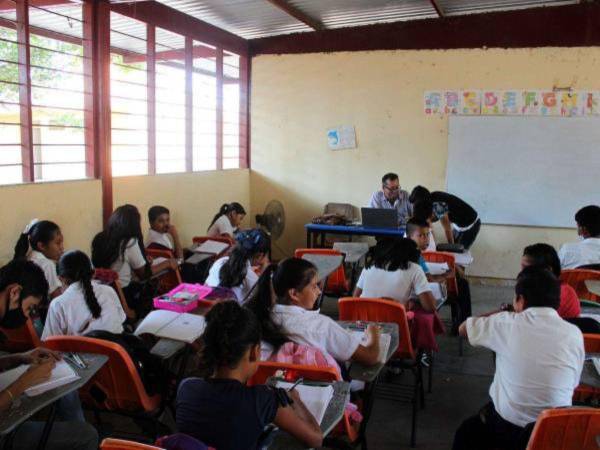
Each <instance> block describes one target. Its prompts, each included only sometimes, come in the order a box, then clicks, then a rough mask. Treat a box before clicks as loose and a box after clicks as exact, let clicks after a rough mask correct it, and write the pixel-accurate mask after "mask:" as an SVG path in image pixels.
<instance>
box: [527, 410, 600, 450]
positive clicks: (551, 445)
mask: <svg viewBox="0 0 600 450" xmlns="http://www.w3.org/2000/svg"><path fill="white" fill-rule="evenodd" d="M599 435H600V410H598V409H595V408H560V409H547V410H545V411H542V413H541V414H540V415H539V417H538V419H537V421H536V423H535V426H534V428H533V432H532V433H531V437H530V438H529V444H528V445H527V450H596V449H597V448H598V441H597V437H598V436H599Z"/></svg>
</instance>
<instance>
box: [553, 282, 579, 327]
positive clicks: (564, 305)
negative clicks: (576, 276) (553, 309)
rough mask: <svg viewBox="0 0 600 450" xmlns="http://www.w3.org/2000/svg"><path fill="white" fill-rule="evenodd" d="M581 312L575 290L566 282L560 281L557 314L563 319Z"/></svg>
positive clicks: (577, 315)
mask: <svg viewBox="0 0 600 450" xmlns="http://www.w3.org/2000/svg"><path fill="white" fill-rule="evenodd" d="M580 314H581V304H580V303H579V297H578V296H577V292H575V289H573V288H572V287H571V286H569V285H568V284H567V283H560V306H559V307H558V315H559V316H560V317H562V318H563V319H569V318H572V317H579V315H580Z"/></svg>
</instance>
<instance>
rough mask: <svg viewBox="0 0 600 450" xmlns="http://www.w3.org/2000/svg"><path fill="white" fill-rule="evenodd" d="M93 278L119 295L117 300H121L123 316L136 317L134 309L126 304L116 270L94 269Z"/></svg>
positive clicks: (133, 318)
mask: <svg viewBox="0 0 600 450" xmlns="http://www.w3.org/2000/svg"><path fill="white" fill-rule="evenodd" d="M94 280H97V281H99V282H100V283H102V284H106V285H107V286H110V287H112V288H113V289H114V290H115V292H116V293H117V295H118V296H119V301H120V302H121V306H122V307H123V311H125V316H127V319H129V320H135V319H136V313H135V311H134V310H133V309H131V308H130V307H129V305H128V304H127V299H126V298H125V293H124V292H123V289H122V288H121V283H120V282H119V274H118V273H117V272H115V271H114V270H111V269H96V270H94Z"/></svg>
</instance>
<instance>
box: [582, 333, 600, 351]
mask: <svg viewBox="0 0 600 450" xmlns="http://www.w3.org/2000/svg"><path fill="white" fill-rule="evenodd" d="M583 347H584V348H585V352H586V353H600V335H599V334H592V333H584V334H583Z"/></svg>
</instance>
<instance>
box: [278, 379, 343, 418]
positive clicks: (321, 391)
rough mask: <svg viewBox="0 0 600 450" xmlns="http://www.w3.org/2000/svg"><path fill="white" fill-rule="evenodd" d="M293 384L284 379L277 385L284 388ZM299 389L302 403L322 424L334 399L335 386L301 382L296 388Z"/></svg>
mask: <svg viewBox="0 0 600 450" xmlns="http://www.w3.org/2000/svg"><path fill="white" fill-rule="evenodd" d="M292 386H293V383H286V382H283V381H278V382H277V387H280V388H282V389H289V388H291V387H292ZM294 389H295V390H297V391H298V394H299V395H300V399H301V400H302V403H304V405H305V406H306V409H308V410H309V411H310V413H311V414H312V415H313V417H314V418H315V420H316V421H317V422H318V423H319V424H321V422H323V417H325V411H326V410H327V407H328V406H329V403H330V402H331V399H333V392H334V391H333V386H307V385H305V384H299V385H298V386H296V387H295V388H294Z"/></svg>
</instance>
